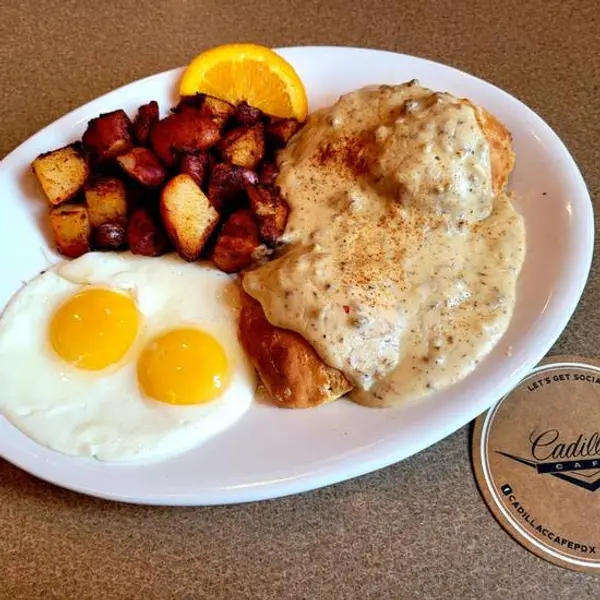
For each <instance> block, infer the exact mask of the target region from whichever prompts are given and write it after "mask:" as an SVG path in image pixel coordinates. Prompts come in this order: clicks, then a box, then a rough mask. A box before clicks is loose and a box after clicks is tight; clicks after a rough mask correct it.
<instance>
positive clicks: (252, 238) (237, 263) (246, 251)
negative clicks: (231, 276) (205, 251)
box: [212, 209, 260, 273]
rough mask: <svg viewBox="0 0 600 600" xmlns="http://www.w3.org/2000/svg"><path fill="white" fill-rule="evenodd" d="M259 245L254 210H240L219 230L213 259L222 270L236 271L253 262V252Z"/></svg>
mask: <svg viewBox="0 0 600 600" xmlns="http://www.w3.org/2000/svg"><path fill="white" fill-rule="evenodd" d="M259 246H260V239H259V237H258V226H257V224H256V221H255V220H254V215H253V214H252V211H251V210H249V209H242V210H238V211H237V212H234V213H232V214H231V215H230V216H229V218H228V219H227V220H226V221H225V224H224V225H223V228H222V229H221V231H220V232H219V236H218V237H217V242H216V244H215V247H214V249H213V254H212V259H213V262H214V263H215V265H217V267H219V269H221V271H225V272H226V273H235V272H237V271H241V270H242V269H245V268H246V267H249V266H250V265H251V264H252V262H253V253H254V251H255V250H256V248H258V247H259Z"/></svg>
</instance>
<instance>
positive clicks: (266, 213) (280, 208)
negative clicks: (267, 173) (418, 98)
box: [246, 184, 290, 246]
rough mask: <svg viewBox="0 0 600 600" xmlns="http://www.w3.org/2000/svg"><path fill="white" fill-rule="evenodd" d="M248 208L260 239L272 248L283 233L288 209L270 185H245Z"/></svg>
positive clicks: (276, 190)
mask: <svg viewBox="0 0 600 600" xmlns="http://www.w3.org/2000/svg"><path fill="white" fill-rule="evenodd" d="M246 191H247V192H248V199H249V200H250V207H251V208H252V211H253V212H254V216H255V217H256V221H257V222H258V230H259V232H260V237H261V238H262V239H263V240H264V242H265V243H266V244H268V245H270V246H274V245H275V244H276V243H277V241H278V240H279V238H280V237H281V236H282V235H283V232H284V231H285V226H286V224H287V219H288V215H289V212H290V207H289V206H288V203H287V202H286V201H285V200H284V199H283V198H282V197H281V196H280V194H279V191H278V189H277V188H276V187H273V186H270V185H262V184H259V185H247V186H246Z"/></svg>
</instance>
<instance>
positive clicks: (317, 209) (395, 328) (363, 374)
mask: <svg viewBox="0 0 600 600" xmlns="http://www.w3.org/2000/svg"><path fill="white" fill-rule="evenodd" d="M279 165H280V175H279V178H278V180H277V183H278V184H279V186H280V187H281V190H282V193H283V195H284V197H285V198H286V199H287V201H288V203H289V205H290V208H291V213H290V218H289V221H288V225H287V228H286V233H285V238H284V241H285V242H286V245H285V246H284V248H283V250H282V252H281V255H280V256H279V257H278V258H276V259H275V260H273V261H271V262H269V263H266V264H264V265H262V266H261V267H259V268H258V269H256V270H254V271H252V272H250V273H248V274H247V275H246V277H245V278H244V287H245V289H246V291H247V292H248V293H249V294H251V295H252V296H254V297H255V298H256V299H257V300H259V301H260V303H261V304H262V306H263V308H264V310H265V313H266V315H267V318H268V319H269V321H270V322H271V323H273V324H274V325H277V326H280V327H284V328H287V329H291V330H294V331H296V332H298V333H299V334H301V335H302V336H304V338H306V339H307V340H308V341H309V343H310V344H311V345H312V346H313V347H314V348H315V350H316V351H317V352H318V354H319V355H320V356H321V358H322V359H323V360H324V361H325V362H326V363H327V364H329V365H330V366H332V367H335V368H337V369H339V370H341V371H342V372H343V373H344V374H345V375H346V377H347V378H348V379H349V380H350V381H351V382H352V383H353V385H354V386H355V389H354V391H353V392H352V394H351V397H352V398H353V399H354V400H356V401H358V402H361V403H364V404H369V405H374V406H389V405H394V404H396V403H398V402H400V401H402V400H405V399H408V398H415V397H419V396H422V395H424V394H426V393H429V392H430V391H433V390H439V389H441V388H444V387H446V386H448V385H450V384H452V383H454V382H456V381H458V380H459V379H461V378H463V377H464V376H465V375H467V374H468V373H469V372H470V371H472V370H473V369H474V367H475V365H476V364H477V363H478V361H479V360H480V359H481V358H482V357H483V356H484V355H485V354H486V353H488V352H489V351H490V350H491V348H492V347H493V346H494V345H495V344H496V343H497V341H498V340H499V338H500V337H501V336H502V334H503V333H504V332H505V330H506V328H507V326H508V323H509V321H510V318H511V314H512V311H513V306H514V303H515V288H516V282H517V277H518V274H519V271H520V269H521V265H522V262H523V257H524V252H525V230H524V226H523V222H522V218H521V217H520V215H519V214H518V213H517V212H516V211H515V210H514V208H513V206H512V204H511V202H510V200H509V198H508V197H507V196H505V195H504V194H498V195H495V194H494V192H493V189H492V174H491V164H490V149H489V144H488V141H487V139H486V137H485V136H484V134H483V132H482V130H481V127H480V126H479V124H478V122H477V119H476V116H475V112H474V109H473V108H472V106H471V105H469V104H468V103H467V102H465V101H462V100H459V99H457V98H455V97H453V96H451V95H449V94H440V93H433V92H431V91H430V90H427V89H424V88H422V87H420V86H419V85H418V83H417V82H411V83H409V84H404V85H400V86H377V87H369V88H364V89H361V90H358V91H356V92H353V93H350V94H348V95H346V96H343V97H342V98H341V99H340V100H339V101H338V102H337V103H336V104H335V105H333V106H332V107H329V108H325V109H323V110H320V111H318V112H316V113H314V114H313V115H311V117H310V118H309V120H308V122H307V124H306V125H305V127H304V128H303V129H302V131H301V133H300V134H299V135H297V136H296V137H295V138H294V139H293V140H292V142H291V144H290V145H289V146H288V147H287V148H286V149H285V150H284V151H283V152H281V154H280V156H279Z"/></svg>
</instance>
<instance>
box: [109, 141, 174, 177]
mask: <svg viewBox="0 0 600 600" xmlns="http://www.w3.org/2000/svg"><path fill="white" fill-rule="evenodd" d="M117 162H118V163H119V166H120V167H121V168H122V169H123V171H125V173H127V175H129V176H130V177H132V178H133V179H135V180H136V181H137V182H138V183H141V184H142V185H145V186H146V187H158V186H159V185H160V184H161V183H162V182H163V181H164V180H165V177H166V176H167V172H166V171H165V168H164V167H163V166H162V164H161V163H160V161H159V160H158V158H156V156H155V155H154V154H153V152H152V151H151V150H148V148H144V147H143V146H137V147H135V148H132V149H131V150H129V152H126V153H125V154H121V156H117Z"/></svg>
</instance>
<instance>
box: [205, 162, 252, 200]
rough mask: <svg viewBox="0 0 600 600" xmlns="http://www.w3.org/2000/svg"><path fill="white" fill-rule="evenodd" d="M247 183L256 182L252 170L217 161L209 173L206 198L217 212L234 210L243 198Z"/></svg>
mask: <svg viewBox="0 0 600 600" xmlns="http://www.w3.org/2000/svg"><path fill="white" fill-rule="evenodd" d="M247 183H248V184H252V183H258V176H257V175H256V173H255V172H254V171H250V170H249V169H244V168H242V167H238V166H237V165H231V164H229V163H219V164H217V165H215V166H214V167H213V169H212V172H211V174H210V181H209V184H208V198H209V200H210V202H211V204H212V205H213V206H214V207H215V208H216V209H217V210H218V211H219V212H226V211H230V210H234V209H236V208H239V207H240V205H241V204H242V203H243V201H244V200H245V198H244V196H245V185H246V184H247Z"/></svg>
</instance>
